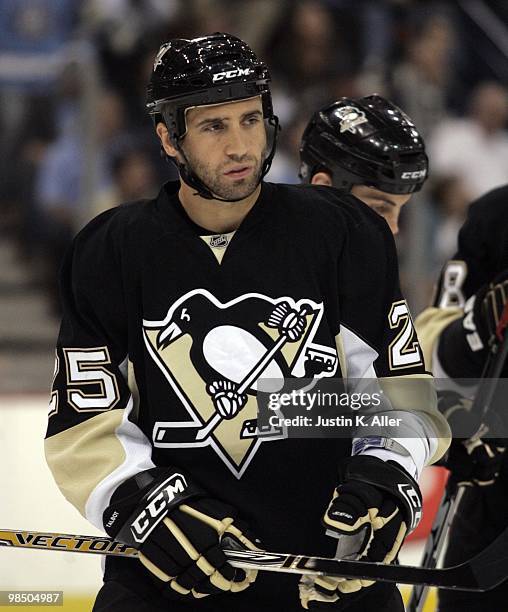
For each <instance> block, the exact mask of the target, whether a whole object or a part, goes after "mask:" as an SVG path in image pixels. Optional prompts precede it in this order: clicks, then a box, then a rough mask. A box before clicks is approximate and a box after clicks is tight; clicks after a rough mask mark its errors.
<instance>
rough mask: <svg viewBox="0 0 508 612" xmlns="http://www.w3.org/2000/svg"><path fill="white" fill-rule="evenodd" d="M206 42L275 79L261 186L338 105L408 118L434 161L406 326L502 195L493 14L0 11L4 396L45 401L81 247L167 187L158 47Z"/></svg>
mask: <svg viewBox="0 0 508 612" xmlns="http://www.w3.org/2000/svg"><path fill="white" fill-rule="evenodd" d="M216 31H225V32H230V33H232V34H235V35H237V36H239V37H240V38H242V39H244V40H245V41H247V42H248V43H249V44H250V45H251V46H252V47H253V48H254V49H255V51H256V52H257V54H258V55H259V56H260V57H261V58H263V59H264V60H265V61H266V62H267V64H268V66H269V68H270V70H271V73H272V80H273V87H272V89H273V95H274V106H275V111H276V114H277V115H278V116H279V118H280V121H281V124H282V128H283V129H282V132H281V136H280V140H279V147H278V152H277V155H276V157H275V160H274V163H273V167H272V170H271V171H270V174H269V176H268V180H273V181H277V182H290V183H297V182H299V179H298V166H299V162H298V143H299V140H300V136H301V134H302V131H303V128H304V127H305V125H306V122H307V121H308V119H309V117H310V115H311V114H312V113H313V111H314V110H315V109H316V108H318V107H319V106H321V105H324V104H327V103H330V102H332V101H333V100H335V99H337V98H339V97H341V96H361V95H367V94H370V93H374V92H377V93H380V94H382V95H385V96H387V97H389V98H391V99H392V100H394V101H395V102H396V103H398V104H399V105H400V106H401V107H402V108H403V109H404V110H405V111H406V112H407V113H408V114H409V115H410V116H411V117H412V119H413V120H414V122H415V124H416V126H417V127H418V129H419V130H420V132H421V133H422V134H423V136H424V137H425V140H426V143H427V147H428V153H429V157H430V179H429V181H428V183H427V185H426V187H425V189H424V190H423V191H422V192H421V193H419V194H417V195H416V196H415V197H414V198H413V200H412V202H411V204H409V205H408V206H406V207H405V210H404V212H403V218H402V223H401V230H400V233H399V235H398V236H397V246H398V249H399V254H400V262H401V279H402V284H403V290H404V292H405V294H406V296H407V297H408V299H409V302H410V304H411V306H412V309H413V312H414V313H415V314H417V313H418V312H419V311H420V310H421V309H422V308H423V307H425V305H426V304H427V303H428V301H429V300H430V298H431V291H432V286H433V283H434V282H435V280H436V278H437V275H438V273H439V270H440V267H441V265H442V264H443V262H444V261H445V260H446V259H447V258H449V257H450V256H451V255H452V254H453V252H454V250H455V246H456V235H457V230H458V228H459V227H460V225H461V223H462V222H463V219H464V215H465V211H466V209H467V206H468V204H469V203H470V202H471V201H472V200H473V199H475V198H476V197H478V196H480V195H481V194H483V193H485V192H486V191H488V190H490V189H491V188H493V187H496V186H498V185H501V184H503V183H505V182H508V132H507V131H506V128H507V120H508V89H507V87H508V2H504V1H503V0H497V1H495V0H491V1H482V0H463V1H449V2H433V1H430V0H428V1H421V2H418V1H410V0H406V1H402V0H399V1H396V0H392V1H390V0H385V1H381V0H372V1H371V0H0V155H1V165H0V300H1V301H2V303H3V306H2V307H1V308H0V378H1V382H0V390H3V391H20V390H22V391H30V390H36V391H40V390H45V389H47V388H48V386H49V384H50V380H49V378H48V368H50V363H51V362H52V348H51V347H52V345H53V343H54V339H55V334H56V330H57V320H58V315H59V306H58V297H57V284H56V278H57V270H58V266H59V263H60V260H61V257H62V254H63V253H64V252H65V249H66V248H67V246H68V244H69V241H70V240H71V239H72V236H73V235H74V234H75V232H76V231H77V230H79V228H80V227H82V226H83V224H84V223H86V222H87V221H88V220H89V219H91V218H92V217H94V216H95V215H96V214H98V213H99V212H101V211H102V210H105V209H107V208H110V207H112V206H116V205H119V204H120V203H122V202H126V201H130V200H134V199H139V198H143V197H150V196H153V195H154V194H155V193H157V191H158V189H159V186H160V184H161V183H162V182H164V181H166V180H169V179H172V178H175V171H174V169H173V167H172V165H170V164H168V163H166V162H165V161H164V160H162V159H161V157H160V153H159V146H158V143H157V140H156V137H155V135H154V133H153V128H152V125H151V121H150V119H149V118H148V116H147V115H146V112H145V108H144V103H145V86H146V82H147V79H148V77H149V74H150V71H151V69H152V65H153V59H154V55H155V53H156V51H157V49H158V47H159V45H160V43H161V42H163V41H166V40H168V39H170V38H172V37H193V36H198V35H203V34H207V33H212V32H216ZM20 365H21V368H20Z"/></svg>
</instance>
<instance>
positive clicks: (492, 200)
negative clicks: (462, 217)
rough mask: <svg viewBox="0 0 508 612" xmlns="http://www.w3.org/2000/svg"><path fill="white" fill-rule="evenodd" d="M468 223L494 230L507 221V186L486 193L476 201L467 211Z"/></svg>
mask: <svg viewBox="0 0 508 612" xmlns="http://www.w3.org/2000/svg"><path fill="white" fill-rule="evenodd" d="M468 221H470V222H472V223H481V224H482V225H486V226H488V227H492V228H494V227H495V226H496V225H497V224H498V223H502V224H503V223H506V221H508V184H507V185H503V186H501V187H497V188H496V189H492V190H491V191H488V192H487V193H485V194H484V195H482V196H481V197H479V198H478V199H476V200H475V201H474V202H473V203H472V204H471V205H470V206H469V210H468Z"/></svg>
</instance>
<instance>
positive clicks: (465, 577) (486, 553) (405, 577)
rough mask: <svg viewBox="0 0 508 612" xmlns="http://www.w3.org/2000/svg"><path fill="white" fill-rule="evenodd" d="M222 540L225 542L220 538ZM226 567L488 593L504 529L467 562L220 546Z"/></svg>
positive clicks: (19, 543) (499, 577) (34, 540)
mask: <svg viewBox="0 0 508 612" xmlns="http://www.w3.org/2000/svg"><path fill="white" fill-rule="evenodd" d="M224 543H225V544H226V543H227V542H224ZM0 546H5V547H7V548H30V549H36V550H59V551H67V552H81V553H92V554H101V555H116V556H123V557H137V556H138V554H139V553H138V551H137V550H136V549H134V548H130V547H128V546H126V545H125V544H121V543H120V542H115V541H114V540H111V539H110V538H101V537H95V536H77V535H68V534H61V533H45V532H38V531H13V530H9V529H3V530H0ZM224 553H225V555H226V557H227V559H228V561H229V563H231V565H233V566H234V567H239V568H242V569H257V570H263V571H270V572H285V573H293V574H306V575H313V576H340V577H343V578H364V579H367V580H376V581H377V580H381V581H384V582H398V583H401V584H424V585H428V586H435V587H438V588H440V589H458V590H461V591H488V590H490V589H492V588H494V587H496V586H497V585H498V584H500V583H501V582H503V581H504V580H505V579H506V577H507V576H508V529H506V530H505V531H504V532H503V533H502V534H501V535H500V536H499V537H498V538H497V539H496V540H495V541H494V542H492V544H490V545H489V546H487V547H486V548H485V550H483V551H482V552H481V553H479V554H478V555H476V556H475V557H473V558H472V559H471V560H469V561H466V562H465V563H461V564H460V565H455V566H453V567H447V568H444V569H429V568H425V567H412V566H405V565H383V564H382V563H372V562H367V561H350V560H344V559H326V558H323V557H308V556H305V555H294V554H287V553H271V552H266V551H263V550H260V551H252V550H243V549H242V550H237V549H234V548H225V549H224Z"/></svg>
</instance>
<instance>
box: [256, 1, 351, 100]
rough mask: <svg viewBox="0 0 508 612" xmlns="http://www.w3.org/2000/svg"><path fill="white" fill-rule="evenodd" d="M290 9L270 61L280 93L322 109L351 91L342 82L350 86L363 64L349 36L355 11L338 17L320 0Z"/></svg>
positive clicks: (270, 50)
mask: <svg viewBox="0 0 508 612" xmlns="http://www.w3.org/2000/svg"><path fill="white" fill-rule="evenodd" d="M288 8H289V10H288V12H287V13H286V14H285V15H283V16H282V17H281V19H280V23H279V24H278V26H277V27H276V28H275V30H274V34H273V37H272V41H271V43H270V44H269V47H268V50H267V55H268V57H267V61H268V64H269V66H270V69H271V71H272V72H273V73H274V82H275V84H276V85H277V86H278V87H279V88H280V87H284V88H285V90H286V93H287V95H288V96H290V97H292V96H295V97H296V99H297V100H298V101H299V103H300V104H304V105H306V106H308V107H310V108H314V107H318V106H321V105H322V104H324V103H326V102H327V101H329V100H330V99H331V98H333V97H334V96H337V92H338V91H344V92H345V91H346V90H347V85H344V86H342V83H347V84H349V83H350V81H351V76H352V74H353V73H354V71H355V67H356V66H357V65H358V63H359V62H358V57H357V56H358V40H357V39H356V38H355V37H351V29H352V28H351V26H352V24H354V23H355V20H354V16H353V12H352V11H342V12H340V13H337V12H335V11H334V10H332V8H331V7H330V6H329V5H327V4H325V3H323V2H319V1H318V0H300V1H299V2H295V3H290V4H289V5H288ZM339 14H340V19H339V18H338V15H339ZM332 90H333V91H332ZM340 95H345V93H341V94H340Z"/></svg>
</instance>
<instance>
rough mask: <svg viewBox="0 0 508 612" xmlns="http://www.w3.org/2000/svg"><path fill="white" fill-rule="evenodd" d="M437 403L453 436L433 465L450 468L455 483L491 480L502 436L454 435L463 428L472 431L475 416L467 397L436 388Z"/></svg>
mask: <svg viewBox="0 0 508 612" xmlns="http://www.w3.org/2000/svg"><path fill="white" fill-rule="evenodd" d="M437 405H438V408H439V410H440V412H441V413H442V414H443V416H444V417H445V418H446V419H447V421H448V423H449V424H450V428H451V430H452V435H453V436H454V437H453V438H452V443H451V445H450V448H449V449H448V452H447V453H446V454H445V455H444V457H443V458H442V459H441V460H440V461H439V462H438V463H437V465H442V466H444V467H446V468H447V469H448V470H450V472H451V476H450V477H451V478H453V479H454V480H455V481H456V483H457V484H458V485H463V486H470V487H471V486H480V487H485V486H489V485H491V484H493V483H494V482H495V481H496V478H497V476H498V474H499V470H500V469H501V464H502V461H503V456H504V452H505V447H504V444H505V443H506V440H495V439H493V440H482V439H481V438H479V439H477V440H471V439H464V438H461V437H458V436H460V434H461V433H462V432H464V431H471V432H474V431H476V429H477V427H478V425H479V417H478V416H477V415H473V414H472V412H471V407H472V402H471V400H468V399H466V398H464V397H462V396H461V395H460V394H458V393H456V392H455V391H440V392H439V393H438V404H437Z"/></svg>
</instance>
